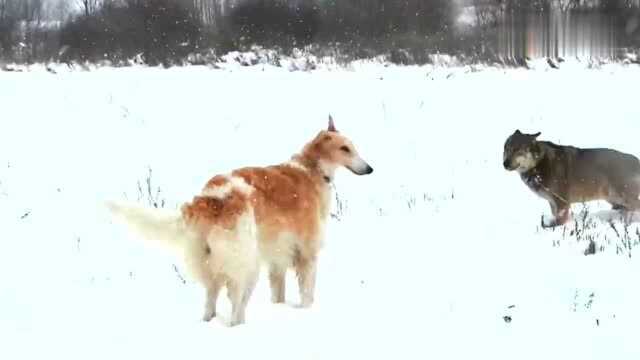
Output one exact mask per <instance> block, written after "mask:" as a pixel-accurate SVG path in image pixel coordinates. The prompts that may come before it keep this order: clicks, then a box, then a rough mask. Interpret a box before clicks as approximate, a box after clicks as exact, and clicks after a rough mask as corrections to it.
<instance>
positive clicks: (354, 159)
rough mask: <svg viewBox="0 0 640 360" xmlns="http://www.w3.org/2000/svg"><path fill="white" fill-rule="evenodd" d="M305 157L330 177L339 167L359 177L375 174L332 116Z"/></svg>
mask: <svg viewBox="0 0 640 360" xmlns="http://www.w3.org/2000/svg"><path fill="white" fill-rule="evenodd" d="M304 155H305V156H306V157H308V158H310V159H313V160H315V161H317V163H318V166H319V167H320V168H321V169H322V171H323V172H324V173H325V174H326V175H327V176H329V177H331V176H332V174H333V173H334V171H335V170H336V169H337V168H339V167H346V168H347V169H349V170H351V172H353V173H354V174H357V175H367V174H371V173H372V172H373V168H372V167H371V166H369V164H367V162H366V161H364V160H363V159H362V157H360V154H359V153H358V151H357V150H356V147H355V146H354V145H353V143H352V142H351V141H350V140H349V139H348V138H347V137H346V136H344V135H343V134H341V133H340V132H338V130H336V126H335V124H334V122H333V119H332V118H331V116H329V125H328V127H327V129H326V130H322V131H320V132H319V133H318V135H317V136H316V137H315V139H314V140H313V141H312V142H311V143H309V144H307V146H306V147H305V149H304Z"/></svg>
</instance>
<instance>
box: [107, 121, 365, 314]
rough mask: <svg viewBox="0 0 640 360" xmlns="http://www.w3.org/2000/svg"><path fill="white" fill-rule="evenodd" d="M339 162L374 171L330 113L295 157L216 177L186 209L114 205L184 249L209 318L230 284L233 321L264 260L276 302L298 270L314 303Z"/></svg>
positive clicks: (149, 234)
mask: <svg viewBox="0 0 640 360" xmlns="http://www.w3.org/2000/svg"><path fill="white" fill-rule="evenodd" d="M340 167H345V168H347V169H349V170H351V171H352V172H353V173H355V174H357V175H366V174H370V173H372V172H373V169H372V168H371V166H369V164H367V163H366V162H365V161H364V160H363V159H362V158H361V157H360V155H359V154H358V151H357V150H356V148H355V146H354V145H353V143H352V142H351V141H350V140H349V139H348V138H347V137H345V136H344V135H343V134H341V133H340V132H339V131H337V130H336V127H335V125H334V122H333V119H332V118H331V117H329V126H328V128H327V130H322V131H320V132H319V133H318V134H317V135H316V136H315V138H314V139H313V140H311V141H310V142H309V143H307V144H306V145H305V146H304V147H303V148H302V150H301V151H300V152H299V153H297V154H295V155H294V156H293V157H292V158H291V159H290V160H289V161H287V162H284V163H281V164H279V165H273V166H267V167H245V168H239V169H236V170H233V171H232V172H231V173H230V174H227V175H216V176H214V177H213V178H211V179H210V180H209V181H208V182H207V183H206V185H205V186H204V188H203V189H202V191H201V193H200V194H198V195H196V196H194V197H193V199H192V200H191V201H190V202H187V203H184V204H183V205H182V206H181V208H180V210H175V211H172V210H167V209H156V208H145V207H142V206H139V205H136V204H126V203H116V202H109V203H108V207H109V209H110V210H111V211H112V212H113V213H114V214H115V215H116V216H117V217H118V218H120V219H122V220H124V222H125V223H126V224H128V225H129V227H130V228H131V229H133V230H135V231H136V232H137V233H138V234H139V235H141V237H142V238H146V239H149V240H158V241H162V242H163V243H164V244H167V245H173V248H175V249H177V250H179V252H180V253H181V254H182V256H183V259H184V262H185V264H186V267H187V269H188V270H189V273H190V274H191V275H193V276H194V278H195V280H196V281H197V282H198V283H200V284H201V285H202V286H204V287H205V288H206V291H207V298H206V305H205V313H204V316H203V320H204V321H210V320H211V319H213V318H214V317H215V316H216V301H217V298H218V293H219V291H220V290H221V289H222V288H223V287H224V286H226V289H227V293H228V296H229V300H230V302H231V304H232V314H231V320H230V322H229V324H228V325H229V326H234V325H238V324H242V323H244V322H245V309H246V306H247V303H248V301H249V298H250V297H251V293H252V291H253V289H254V287H255V285H256V281H257V278H258V273H259V268H260V266H261V264H265V265H266V266H267V267H268V270H269V281H270V285H271V293H272V295H271V298H272V301H273V302H275V303H283V302H284V301H285V274H286V272H287V270H289V269H294V270H295V272H296V274H297V278H298V285H299V292H300V298H301V307H309V306H311V305H312V303H313V301H314V291H315V280H316V271H317V264H318V254H319V251H320V249H321V245H322V242H323V238H324V233H325V232H324V228H325V225H326V222H327V219H328V216H329V207H330V201H331V182H332V181H333V179H334V174H335V172H336V170H337V169H338V168H340Z"/></svg>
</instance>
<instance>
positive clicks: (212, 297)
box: [202, 280, 223, 321]
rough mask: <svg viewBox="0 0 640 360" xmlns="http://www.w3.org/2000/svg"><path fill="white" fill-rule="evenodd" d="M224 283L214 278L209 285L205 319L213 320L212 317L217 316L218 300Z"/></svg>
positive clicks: (203, 318)
mask: <svg viewBox="0 0 640 360" xmlns="http://www.w3.org/2000/svg"><path fill="white" fill-rule="evenodd" d="M222 285H223V284H222V282H221V281H218V280H214V281H213V282H212V283H211V284H209V285H208V286H207V301H206V304H205V309H204V316H203V317H202V320H203V321H211V319H213V318H214V317H216V303H217V301H218V294H219V293H220V288H221V287H222Z"/></svg>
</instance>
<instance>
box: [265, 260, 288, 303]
mask: <svg viewBox="0 0 640 360" xmlns="http://www.w3.org/2000/svg"><path fill="white" fill-rule="evenodd" d="M286 274H287V269H286V268H284V269H283V268H281V267H280V266H277V265H271V267H270V269H269V283H270V285H271V301H272V302H273V303H275V304H282V303H284V294H285V280H286Z"/></svg>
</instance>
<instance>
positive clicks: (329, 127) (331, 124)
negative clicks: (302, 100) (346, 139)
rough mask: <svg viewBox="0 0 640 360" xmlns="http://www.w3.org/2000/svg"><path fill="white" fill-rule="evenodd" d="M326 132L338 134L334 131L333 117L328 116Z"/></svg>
mask: <svg viewBox="0 0 640 360" xmlns="http://www.w3.org/2000/svg"><path fill="white" fill-rule="evenodd" d="M327 131H331V132H338V130H336V124H334V123H333V117H331V114H329V126H328V127H327Z"/></svg>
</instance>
